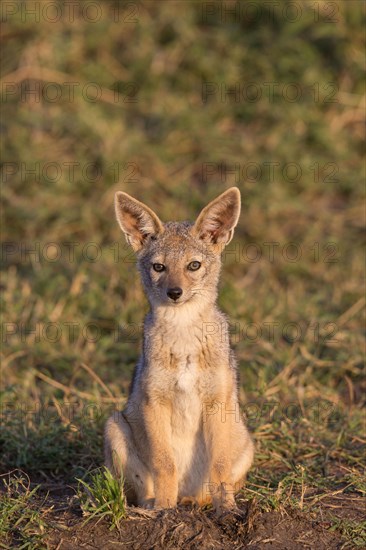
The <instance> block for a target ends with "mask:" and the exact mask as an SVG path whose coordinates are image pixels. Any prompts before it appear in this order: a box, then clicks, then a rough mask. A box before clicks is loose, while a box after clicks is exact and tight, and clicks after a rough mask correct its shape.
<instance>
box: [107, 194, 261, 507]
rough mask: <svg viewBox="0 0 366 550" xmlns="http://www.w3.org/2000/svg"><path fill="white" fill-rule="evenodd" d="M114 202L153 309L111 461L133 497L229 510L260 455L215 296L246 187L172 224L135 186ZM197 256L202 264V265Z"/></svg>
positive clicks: (111, 423)
mask: <svg viewBox="0 0 366 550" xmlns="http://www.w3.org/2000/svg"><path fill="white" fill-rule="evenodd" d="M115 204H116V215H117V220H118V222H119V224H120V226H121V228H122V230H123V232H124V233H125V236H126V238H127V240H128V242H129V243H130V244H131V245H132V247H133V248H134V250H135V251H136V252H137V257H138V267H139V271H140V273H141V276H142V281H143V284H144V287H145V291H146V294H147V297H148V299H149V302H150V306H151V310H150V312H149V313H148V315H147V316H146V318H145V325H144V344H143V352H142V355H141V358H140V360H139V363H138V365H137V367H136V370H135V374H134V380H133V384H132V388H131V392H130V396H129V399H128V402H127V405H126V407H125V409H124V411H123V412H122V413H115V414H114V415H113V416H112V417H111V418H110V419H109V420H108V422H107V424H106V428H105V459H106V465H107V467H108V468H109V469H110V470H111V471H112V472H113V474H114V475H116V476H120V475H121V474H122V475H123V477H124V480H125V486H124V487H125V492H126V496H127V499H128V502H129V503H132V504H137V505H139V506H154V507H155V508H168V507H174V506H176V504H177V502H180V501H190V500H193V501H197V502H198V503H199V504H204V503H206V502H212V503H213V505H214V507H215V509H216V510H217V512H218V513H221V512H224V511H225V510H226V509H228V508H232V507H233V506H235V500H234V493H235V491H237V490H238V489H239V488H240V487H241V485H242V483H243V480H244V477H245V474H246V472H247V471H248V469H249V467H250V465H251V463H252V460H253V443H252V441H251V438H250V436H249V434H248V431H247V428H246V427H245V425H244V422H243V419H242V416H241V414H240V411H239V402H238V394H237V382H236V377H237V367H236V363H235V360H234V357H233V354H232V351H231V350H230V347H229V343H228V341H229V338H228V328H227V321H226V318H225V316H224V315H223V314H222V313H221V312H220V311H219V310H218V308H217V306H216V299H217V283H218V278H219V272H220V267H221V257H220V253H221V251H222V247H223V246H225V245H226V244H227V243H228V242H229V241H230V240H231V238H232V235H233V231H234V228H235V226H236V224H237V221H238V218H239V214H240V193H239V190H238V189H237V188H235V187H232V188H230V189H228V190H227V191H226V192H224V193H223V194H222V195H220V196H219V197H217V198H216V199H215V200H214V201H212V202H211V203H210V204H209V205H208V206H206V208H204V209H203V211H202V212H201V214H200V215H199V217H198V218H197V221H196V223H194V224H191V223H189V222H181V223H177V222H168V223H166V224H163V223H162V222H161V221H160V220H159V218H158V217H157V216H156V214H155V213H154V212H153V211H152V210H150V209H149V208H148V207H147V206H145V205H144V204H143V203H141V202H139V201H137V200H136V199H134V198H132V197H130V196H129V195H127V194H126V193H122V192H120V193H117V194H116V203H115ZM191 262H200V264H201V265H200V267H199V268H198V269H197V270H194V271H193V270H192V264H191ZM156 264H161V265H162V266H163V267H164V270H163V271H161V272H157V271H156V270H155V269H154V267H153V265H155V267H156ZM188 266H190V269H189V268H188ZM193 267H197V265H195V264H193ZM177 289H178V290H177ZM179 291H182V293H181V296H179V297H177V296H176V295H174V292H175V293H176V292H179ZM168 293H169V294H170V297H169V295H168ZM172 296H173V297H172Z"/></svg>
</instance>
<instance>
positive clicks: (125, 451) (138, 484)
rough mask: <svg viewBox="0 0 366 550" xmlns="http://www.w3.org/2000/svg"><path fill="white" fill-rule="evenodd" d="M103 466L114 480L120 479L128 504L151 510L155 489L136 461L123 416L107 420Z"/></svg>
mask: <svg viewBox="0 0 366 550" xmlns="http://www.w3.org/2000/svg"><path fill="white" fill-rule="evenodd" d="M104 450H105V464H106V466H107V468H108V469H109V470H110V471H111V472H112V474H113V475H114V476H115V477H122V479H123V490H124V493H125V495H126V498H127V503H128V504H132V505H134V506H144V507H152V506H153V504H154V486H153V480H152V476H151V474H150V472H149V471H148V469H147V467H146V466H145V464H144V463H143V462H142V460H141V459H140V457H139V453H138V450H137V448H136V445H135V442H134V439H133V435H132V430H131V427H130V425H129V424H128V423H127V421H126V420H125V418H124V417H123V415H122V413H120V412H118V413H115V414H114V415H113V416H111V417H110V418H109V420H108V421H107V424H106V428H105V444H104Z"/></svg>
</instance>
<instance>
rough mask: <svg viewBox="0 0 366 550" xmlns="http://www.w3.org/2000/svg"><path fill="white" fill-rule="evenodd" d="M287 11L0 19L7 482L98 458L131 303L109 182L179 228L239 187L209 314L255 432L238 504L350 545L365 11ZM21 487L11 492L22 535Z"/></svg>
mask: <svg viewBox="0 0 366 550" xmlns="http://www.w3.org/2000/svg"><path fill="white" fill-rule="evenodd" d="M298 5H299V6H301V10H302V13H301V16H300V17H299V18H298V19H297V20H296V21H290V20H289V18H288V17H287V18H286V17H285V16H284V15H283V9H281V6H282V4H281V5H279V6H277V7H276V6H275V7H274V8H273V9H274V11H273V15H272V16H270V17H269V15H268V14H267V13H264V11H259V12H258V15H257V16H245V15H243V14H242V15H240V16H238V17H236V16H235V17H234V16H230V15H228V16H227V18H225V17H224V16H223V15H222V13H221V12H220V10H217V11H214V12H213V13H212V14H210V15H207V13H206V12H204V11H203V10H204V9H205V3H204V2H185V3H179V2H166V3H159V2H155V1H154V2H148V3H142V4H140V5H139V9H138V15H137V21H136V22H132V21H126V20H125V19H123V17H122V16H123V14H124V15H126V10H128V9H131V6H130V7H128V6H127V5H126V4H124V3H120V4H119V6H120V11H119V16H120V21H119V23H118V24H117V23H116V22H115V21H114V20H113V17H111V9H112V7H113V6H114V7H115V6H116V4H115V3H113V2H109V1H107V2H103V3H101V4H100V6H101V17H100V20H98V21H97V22H95V23H92V22H91V21H88V20H87V18H85V17H82V16H78V17H76V18H75V20H74V21H73V22H70V21H68V20H67V17H66V16H65V17H64V18H63V19H62V20H60V21H58V22H57V21H56V22H53V23H52V22H51V21H50V20H47V18H45V17H40V20H39V21H38V22H37V21H35V20H34V18H32V17H31V16H29V17H25V18H24V17H23V18H22V13H21V11H19V12H18V13H16V14H15V15H13V16H10V17H9V18H8V19H7V20H6V21H5V22H4V45H3V48H2V54H1V55H2V68H3V80H2V83H3V84H7V83H8V84H10V86H11V90H12V91H13V92H14V93H9V92H6V88H5V87H4V86H3V88H2V95H3V100H4V102H5V109H4V112H3V120H2V128H3V132H4V134H3V135H5V133H6V134H7V139H6V140H3V164H2V174H1V178H2V184H3V185H2V242H3V245H2V259H3V265H2V272H1V286H2V323H1V328H2V376H1V387H0V406H1V411H0V412H1V428H2V429H1V432H0V472H1V473H6V472H10V471H12V470H13V469H14V468H21V469H22V470H24V472H26V474H27V475H28V476H29V477H30V479H31V480H32V483H34V484H36V485H38V484H40V486H41V490H42V487H43V485H44V484H46V483H48V484H50V483H51V484H52V483H58V482H59V481H60V480H61V481H62V483H64V484H65V486H66V485H67V484H71V485H75V479H76V478H83V476H84V475H85V472H86V471H89V470H92V469H94V468H97V467H100V466H101V464H102V461H103V456H102V429H103V424H104V421H105V419H106V417H107V416H108V414H109V413H110V411H111V410H113V409H114V408H115V407H117V408H121V407H122V406H123V403H124V401H125V399H126V396H127V392H128V386H129V381H130V378H131V375H132V371H133V367H134V364H135V362H136V360H137V357H138V354H139V348H140V344H141V334H142V333H141V328H140V327H141V322H142V318H143V315H144V313H145V312H146V311H147V304H146V300H145V298H144V296H143V292H142V288H141V285H140V284H139V282H138V281H137V277H136V271H135V265H134V262H133V259H132V258H131V255H130V252H129V249H128V247H126V245H125V243H124V242H123V237H122V236H121V234H120V231H119V228H118V226H117V223H116V222H115V221H114V214H113V195H114V193H115V191H117V190H124V191H126V192H128V193H131V194H133V195H135V196H136V197H137V198H139V199H141V200H142V201H144V202H146V203H147V204H149V205H150V206H151V207H152V208H153V209H155V210H156V211H157V212H158V213H159V215H160V216H161V218H162V219H163V220H168V219H172V218H176V219H180V220H182V219H193V218H194V217H195V216H196V215H197V213H198V212H199V210H200V208H202V207H203V206H204V205H205V204H206V203H207V202H208V200H210V199H211V198H213V197H214V196H215V195H216V194H218V193H220V192H222V191H223V190H224V189H226V188H228V187H229V186H231V185H238V186H239V188H240V190H241V193H242V196H243V213H242V216H241V219H240V222H239V225H238V228H237V231H236V234H235V238H234V241H233V242H232V243H231V244H230V246H229V248H228V250H227V251H226V252H225V253H224V264H225V265H224V269H223V274H222V281H221V287H220V298H219V302H220V306H221V307H222V308H223V309H224V311H225V312H226V313H227V314H228V316H229V318H230V321H231V324H232V344H233V347H234V349H235V353H236V356H237V358H238V362H239V365H240V396H241V403H242V407H243V411H244V412H245V413H246V415H247V417H248V423H249V426H250V429H251V431H252V432H253V435H254V438H255V440H256V449H257V450H256V461H255V464H254V467H253V469H252V470H251V472H250V475H249V479H248V485H247V488H246V490H245V498H254V499H256V502H257V505H258V506H259V507H260V509H261V510H282V511H284V510H288V509H294V510H300V511H301V510H303V511H304V510H306V511H307V512H308V511H309V510H310V511H311V513H314V514H315V515H316V516H317V517H319V515H321V517H323V518H328V519H324V521H325V523H326V522H327V521H329V525H330V527H329V528H330V529H335V530H336V532H338V533H340V534H343V535H344V537H346V538H347V540H348V541H351V542H352V541H353V544H354V545H356V544H358V541H359V540H360V537H361V538H362V529H361V528H360V530H358V527H357V526H356V525H358V523H357V522H358V520H357V519H356V520H354V519H352V518H344V517H343V516H342V513H341V511H340V510H339V509H338V508H337V509H334V508H332V506H333V504H332V501H331V499H332V498H333V497H332V495H335V496H334V498H341V497H342V498H344V499H346V498H349V499H352V498H355V499H360V498H361V497H362V495H363V496H364V491H365V487H364V458H363V457H364V451H365V440H366V437H365V426H364V405H365V400H364V394H365V371H364V352H365V347H364V320H365V301H364V296H363V289H364V282H363V281H364V248H363V245H364V233H363V231H362V230H363V228H364V209H363V205H362V203H363V201H364V195H365V193H364V186H363V185H362V182H363V179H364V175H365V174H364V165H363V138H364V133H363V132H364V126H363V123H364V112H363V107H362V106H363V103H362V102H363V101H364V97H365V95H364V94H365V91H364V82H363V71H364V53H363V52H364V33H363V25H362V20H363V19H364V6H363V5H362V3H360V2H347V3H346V2H336V3H332V6H333V7H334V6H336V8H334V9H335V11H336V17H335V19H336V20H335V19H334V20H333V19H330V15H329V13H328V12H327V9H328V8H327V6H328V4H327V3H315V4H314V3H311V2H298ZM316 6H318V8H319V9H318V11H317V9H316ZM328 7H329V6H328ZM265 9H267V8H263V10H265ZM123 10H125V11H123ZM314 10H315V11H314ZM205 13H206V15H207V17H206V15H204V14H205ZM267 15H268V17H267ZM50 82H52V83H54V84H53V88H52V87H51V86H49V87H48V88H45V85H46V84H49V83H50ZM70 82H76V83H77V85H76V86H75V93H74V95H72V94H71V95H70ZM91 83H94V88H93V87H92V86H90V87H89V88H87V85H88V84H91ZM248 83H253V87H252V88H250V89H249V88H248ZM268 83H269V84H268ZM294 84H295V86H293V85H294ZM95 85H97V88H96V87H95ZM27 86H28V87H32V86H33V88H34V89H35V90H39V93H38V96H37V92H36V94H33V96H32V95H31V94H28V93H27V89H28V88H27ZM37 86H38V88H37ZM291 86H292V88H291ZM96 89H97V90H99V91H100V97H99V99H97V100H93V99H90V97H89V98H88V92H89V96H90V94H91V96H92V94H93V90H96ZM225 89H226V90H227V89H234V90H236V93H237V94H239V95H237V96H228V95H225ZM295 89H297V90H300V91H301V96H299V97H298V98H297V99H296V100H295V101H293V100H292V96H291V97H290V96H289V95H287V94H288V93H290V92H291V91H294V90H295ZM52 90H56V91H57V90H58V92H60V94H61V95H60V97H59V98H58V99H57V100H56V101H55V100H53V99H52V96H51V92H52ZM116 90H117V93H116V92H115V91H116ZM207 90H211V92H212V93H211V92H210V93H209V94H208V92H207ZM271 90H272V92H271ZM42 91H43V94H42ZM254 91H257V92H258V97H255V96H251V95H250V94H251V93H254ZM132 92H133V93H134V95H133V94H132ZM111 94H112V95H111ZM131 94H132V95H131ZM205 94H206V95H205ZM207 94H208V95H207ZM329 94H331V95H329ZM132 96H133V97H132ZM131 97H132V99H134V101H129V99H131ZM333 100H335V101H333ZM50 163H51V164H50ZM70 163H71V164H70ZM71 167H73V169H71ZM83 479H84V478H83ZM98 479H99V481H97V484H98V483H104V482H106V480H105V479H104V478H98ZM103 479H104V482H103V481H102V480H103ZM9 483H10V482H9ZM14 483H18V482H14ZM91 483H92V482H91ZM97 486H98V485H97ZM18 487H19V486H18ZM31 487H33V485H31ZM90 487H92V485H91V486H90ZM110 489H111V487H110ZM89 490H90V491H92V489H91V488H89ZM32 491H33V489H30V488H29V492H28V493H27V492H26V491H25V492H23V493H22V492H19V491H18V492H17V491H16V490H15V492H14V491H13V493H12V494H13V495H15V496H14V497H12V498H14V499H15V500H16V499H18V500H19V503H20V508H19V511H18V512H17V514H18V516H17V517H18V518H22V517H23V518H24V521H25V523H27V522H28V519H27V518H29V516H28V514H31V513H33V512H31V511H32V505H31V501H32V500H33V499H34V498H35V497H36V493H34V494H33V493H32ZM6 494H7V493H6ZM25 495H28V496H27V500H24V499H25V498H26V497H25ZM29 495H31V496H29ZM327 495H328V496H327ZM328 497H329V498H328ZM6 498H10V497H6ZM107 501H108V499H107ZM5 502H8V503H9V502H10V501H5ZM12 502H14V503H15V501H12ZM25 502H26V506H25V504H24V503H25ZM345 502H346V500H345ZM355 502H356V501H355ZM357 502H358V501H357ZM9 505H10V504H9ZM7 506H8V504H7ZM356 508H357V506H356ZM28 510H29V512H28ZM121 510H122V507H121ZM46 515H47V514H44V517H46ZM41 516H42V514H41ZM32 517H33V516H32ZM40 519H42V517H41V518H40ZM22 521H23V520H22ZM34 521H35V525H36V524H37V521H38V519H37V518H36V519H35V520H34ZM355 522H356V523H355ZM352 525H353V526H354V527H352ZM347 526H348V527H347ZM350 526H351V527H350ZM6 528H7V529H9V535H8V538H9V537H15V539H14V540H17V537H18V534H17V533H15V532H14V531H13V530H12V529H11V527H10V526H8V527H6ZM4 529H5V527H4ZM25 532H26V531H25ZM40 532H41V531H40ZM32 536H33V535H32ZM34 536H38V534H37V535H34ZM5 540H7V539H5Z"/></svg>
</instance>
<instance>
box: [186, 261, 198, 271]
mask: <svg viewBox="0 0 366 550" xmlns="http://www.w3.org/2000/svg"><path fill="white" fill-rule="evenodd" d="M200 267H201V262H197V261H194V262H191V263H190V264H188V269H189V271H197V269H199V268H200Z"/></svg>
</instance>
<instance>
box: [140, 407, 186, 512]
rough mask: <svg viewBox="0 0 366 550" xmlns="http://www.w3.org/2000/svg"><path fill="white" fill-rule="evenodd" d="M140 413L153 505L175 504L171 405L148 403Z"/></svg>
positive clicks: (175, 483)
mask: <svg viewBox="0 0 366 550" xmlns="http://www.w3.org/2000/svg"><path fill="white" fill-rule="evenodd" d="M143 415H144V422H145V426H146V433H147V438H148V444H149V447H150V453H151V454H150V456H151V468H152V474H153V480H154V490H155V504H154V507H155V508H173V507H174V506H176V505H177V498H178V475H177V467H176V464H175V459H174V455H173V449H172V444H171V423H170V417H171V411H170V407H169V406H167V405H165V404H161V403H157V402H154V403H149V404H148V405H147V404H146V405H144V407H143Z"/></svg>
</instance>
